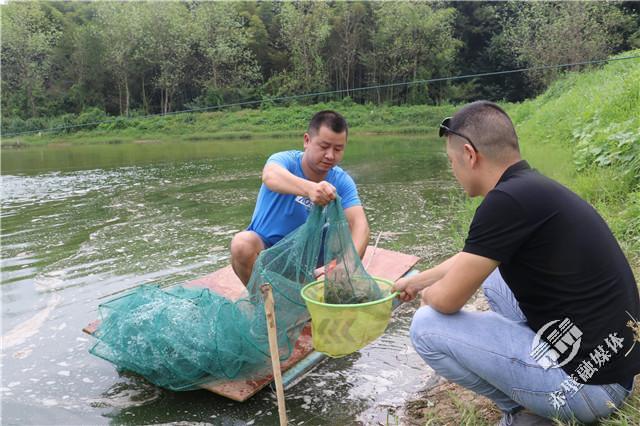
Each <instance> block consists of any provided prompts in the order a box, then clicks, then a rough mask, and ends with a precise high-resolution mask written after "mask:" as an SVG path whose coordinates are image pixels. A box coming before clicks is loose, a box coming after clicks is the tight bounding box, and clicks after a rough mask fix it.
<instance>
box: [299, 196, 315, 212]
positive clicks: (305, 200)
mask: <svg viewBox="0 0 640 426" xmlns="http://www.w3.org/2000/svg"><path fill="white" fill-rule="evenodd" d="M296 203H299V204H302V205H303V206H304V207H305V208H306V209H307V210H311V208H312V207H313V202H311V200H310V199H309V197H303V196H302V195H298V196H297V197H296Z"/></svg>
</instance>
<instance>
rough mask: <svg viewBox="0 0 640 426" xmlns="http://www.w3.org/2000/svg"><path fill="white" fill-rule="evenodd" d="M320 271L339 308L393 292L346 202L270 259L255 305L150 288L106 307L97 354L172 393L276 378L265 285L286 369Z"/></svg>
mask: <svg viewBox="0 0 640 426" xmlns="http://www.w3.org/2000/svg"><path fill="white" fill-rule="evenodd" d="M318 265H325V266H324V271H325V276H326V278H325V282H326V285H325V290H324V291H325V300H326V301H327V302H329V303H336V304H347V303H349V304H351V303H362V302H367V301H373V300H378V299H379V298H381V297H382V296H383V292H386V294H387V295H388V293H389V292H388V289H386V290H385V291H383V290H381V289H380V287H379V286H378V285H377V283H376V281H375V280H373V279H372V278H371V277H370V276H369V275H368V274H367V273H366V271H365V269H364V267H363V265H362V263H361V262H360V258H359V257H358V254H357V252H356V249H355V247H354V246H353V242H352V240H351V233H350V230H349V225H348V222H347V220H346V218H345V216H344V212H343V209H342V206H341V204H340V200H339V199H338V200H336V201H334V202H332V203H330V204H329V205H327V206H326V207H324V208H322V207H319V206H314V207H313V208H312V210H311V212H310V214H309V217H308V219H307V222H306V223H305V224H303V225H302V226H300V227H299V228H298V229H296V230H295V231H294V232H292V233H291V234H289V235H288V236H287V237H285V238H284V239H283V240H281V241H280V242H279V243H277V244H276V245H274V246H273V247H271V248H269V249H267V250H264V251H262V252H261V253H260V256H259V257H258V259H257V261H256V263H255V265H254V268H253V273H252V275H251V280H250V282H249V284H248V286H247V290H248V296H246V297H245V298H242V299H240V300H236V301H231V300H229V299H227V298H225V297H223V296H220V295H218V294H216V293H214V292H212V291H210V290H208V289H203V288H197V287H184V286H175V287H172V288H168V289H162V288H159V287H158V286H154V285H143V286H140V287H138V288H137V289H136V290H134V291H132V292H130V293H128V294H125V295H124V296H121V297H118V298H116V299H113V300H110V301H108V302H106V303H104V304H101V305H100V316H101V323H100V325H99V327H98V329H97V331H96V332H95V333H94V337H96V338H97V342H96V343H95V345H94V346H93V347H92V348H91V349H90V352H91V353H92V354H93V355H96V356H98V357H101V358H103V359H105V360H107V361H109V362H111V363H113V364H114V365H115V366H116V367H117V368H118V369H119V370H127V371H131V372H134V373H137V374H140V375H142V376H144V377H145V378H146V379H147V380H149V381H151V382H152V383H154V384H156V385H158V386H161V387H164V388H168V389H172V390H190V389H195V388H197V387H198V386H199V385H202V384H204V383H213V382H215V381H216V380H227V379H235V378H244V377H250V376H255V375H258V374H263V373H266V372H267V371H269V370H270V367H271V363H270V355H269V341H268V335H267V324H266V319H265V311H264V300H263V296H262V292H261V289H260V287H261V285H262V284H264V283H269V284H271V286H272V288H273V297H274V301H275V309H276V322H277V327H278V329H277V333H278V334H277V336H278V346H279V349H280V359H281V360H283V361H284V360H286V359H287V358H288V357H289V356H291V354H292V352H293V348H294V345H295V342H296V340H297V339H298V337H299V335H300V332H301V330H302V328H303V327H304V325H305V324H306V323H307V322H308V321H309V318H310V317H309V312H308V311H307V308H306V306H305V303H304V301H303V300H302V297H301V295H300V290H301V288H302V287H303V286H304V285H305V284H307V283H310V282H312V281H314V280H316V277H315V270H316V269H317V267H318Z"/></svg>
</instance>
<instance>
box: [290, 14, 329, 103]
mask: <svg viewBox="0 0 640 426" xmlns="http://www.w3.org/2000/svg"><path fill="white" fill-rule="evenodd" d="M280 21H281V24H282V28H281V30H282V39H283V41H284V42H285V44H286V46H287V49H288V51H289V53H290V57H291V72H290V73H289V74H288V75H287V78H285V79H284V81H283V84H284V90H285V91H289V92H294V93H308V92H313V91H316V90H323V89H325V88H326V85H327V83H328V78H327V73H326V68H325V60H324V58H323V56H322V49H323V48H324V47H325V42H326V40H327V38H328V37H329V33H330V31H331V26H330V24H329V7H328V6H327V4H326V3H325V2H296V3H284V4H283V5H282V10H281V11H280Z"/></svg>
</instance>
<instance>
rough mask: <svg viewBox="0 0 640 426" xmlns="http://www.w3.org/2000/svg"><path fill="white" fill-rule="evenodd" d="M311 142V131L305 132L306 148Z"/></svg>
mask: <svg viewBox="0 0 640 426" xmlns="http://www.w3.org/2000/svg"><path fill="white" fill-rule="evenodd" d="M310 143H311V136H310V135H309V133H307V132H305V133H304V147H305V148H306V147H307V146H308V145H309V144H310Z"/></svg>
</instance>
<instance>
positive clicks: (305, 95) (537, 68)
mask: <svg viewBox="0 0 640 426" xmlns="http://www.w3.org/2000/svg"><path fill="white" fill-rule="evenodd" d="M629 59H640V55H635V56H622V57H617V58H609V59H599V60H593V61H583V62H573V63H567V64H554V65H540V66H535V67H527V68H517V69H512V70H504V71H490V72H482V73H475V74H465V75H457V76H449V77H437V78H430V79H423V80H412V81H404V82H398V83H388V84H378V85H374V86H362V87H356V88H352V89H340V90H328V91H322V92H313V93H303V94H299V95H288V96H278V97H267V98H264V99H260V100H252V101H242V102H233V103H228V104H222V105H212V106H207V107H201V108H191V109H186V110H180V111H172V112H167V113H159V114H148V115H142V116H134V117H131V116H125V117H123V116H119V117H116V118H113V119H109V120H102V121H94V122H90V123H82V124H73V125H68V126H58V127H50V128H43V129H36V130H27V131H23V132H15V133H7V134H4V135H3V136H4V137H12V136H21V135H28V134H34V133H48V132H55V131H60V130H68V129H74V128H78V127H88V126H94V125H100V124H108V123H114V122H116V121H119V120H143V119H147V118H154V117H166V116H172V115H179V114H187V113H192V112H205V111H212V110H217V109H224V108H231V107H239V106H240V107H241V106H248V105H257V104H262V103H265V102H281V101H287V100H295V99H302V98H309V97H314V96H327V95H335V94H340V93H350V92H361V91H365V90H374V89H384V88H389V87H398V86H413V85H418V84H429V83H437V82H442V81H454V80H463V79H470V78H479V77H489V76H494V75H505V74H514V73H520V72H527V71H540V70H547V69H554V68H568V67H575V66H581V65H594V64H602V63H606V62H613V61H623V60H629Z"/></svg>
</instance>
